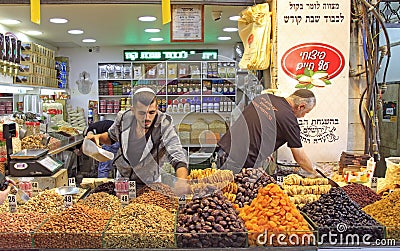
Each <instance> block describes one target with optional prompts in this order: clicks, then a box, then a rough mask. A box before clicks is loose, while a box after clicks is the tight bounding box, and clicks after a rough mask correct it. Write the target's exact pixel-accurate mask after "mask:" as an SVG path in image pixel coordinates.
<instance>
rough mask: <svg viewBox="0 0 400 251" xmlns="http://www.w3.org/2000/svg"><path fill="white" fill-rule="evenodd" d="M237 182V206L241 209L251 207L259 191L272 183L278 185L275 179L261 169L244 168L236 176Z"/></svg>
mask: <svg viewBox="0 0 400 251" xmlns="http://www.w3.org/2000/svg"><path fill="white" fill-rule="evenodd" d="M235 182H236V184H237V185H238V192H237V194H236V200H235V204H237V205H238V206H239V207H243V206H244V205H250V203H251V202H252V201H253V199H254V198H256V197H257V193H258V189H260V188H262V187H265V186H266V185H268V184H270V183H276V182H275V180H274V178H272V177H271V176H269V175H268V174H267V173H266V172H265V171H264V170H263V169H259V168H243V169H242V171H241V172H239V173H238V174H236V175H235Z"/></svg>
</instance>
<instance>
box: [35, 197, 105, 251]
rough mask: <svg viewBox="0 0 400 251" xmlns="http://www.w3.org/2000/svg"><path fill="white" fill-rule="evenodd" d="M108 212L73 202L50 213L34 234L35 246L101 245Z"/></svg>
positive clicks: (95, 246)
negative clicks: (59, 211)
mask: <svg viewBox="0 0 400 251" xmlns="http://www.w3.org/2000/svg"><path fill="white" fill-rule="evenodd" d="M109 218H110V214H108V213H105V212H103V211H101V210H98V209H93V208H90V207H88V206H85V205H81V204H75V205H73V206H72V207H70V208H68V209H66V210H64V211H63V212H62V213H59V214H54V215H52V216H51V217H50V218H49V220H47V221H46V222H45V223H44V224H43V225H42V226H41V227H40V228H39V229H38V230H37V231H36V232H35V234H34V239H35V247H36V248H70V249H71V248H75V249H77V248H95V249H99V248H101V247H102V232H103V231H104V229H105V226H106V224H107V222H108V221H109Z"/></svg>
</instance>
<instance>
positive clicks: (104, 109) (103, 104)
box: [100, 99, 107, 113]
mask: <svg viewBox="0 0 400 251" xmlns="http://www.w3.org/2000/svg"><path fill="white" fill-rule="evenodd" d="M106 112H107V101H106V100H105V99H102V100H100V113H106Z"/></svg>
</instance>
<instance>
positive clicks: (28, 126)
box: [25, 121, 35, 136]
mask: <svg viewBox="0 0 400 251" xmlns="http://www.w3.org/2000/svg"><path fill="white" fill-rule="evenodd" d="M25 127H26V134H25V136H30V135H34V134H35V132H34V128H33V127H34V123H33V122H31V121H26V122H25Z"/></svg>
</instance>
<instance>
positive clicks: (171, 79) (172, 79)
mask: <svg viewBox="0 0 400 251" xmlns="http://www.w3.org/2000/svg"><path fill="white" fill-rule="evenodd" d="M167 80H168V81H174V80H201V78H180V77H177V78H168V79H167Z"/></svg>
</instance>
